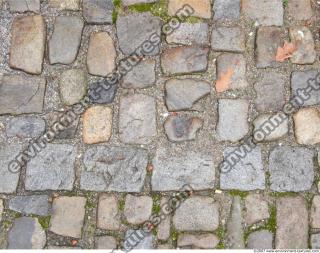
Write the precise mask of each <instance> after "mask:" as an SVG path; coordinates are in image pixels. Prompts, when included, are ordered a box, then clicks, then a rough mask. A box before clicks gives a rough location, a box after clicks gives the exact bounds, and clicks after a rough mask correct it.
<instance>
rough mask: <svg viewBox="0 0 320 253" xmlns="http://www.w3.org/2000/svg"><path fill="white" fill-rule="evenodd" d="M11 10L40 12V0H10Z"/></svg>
mask: <svg viewBox="0 0 320 253" xmlns="http://www.w3.org/2000/svg"><path fill="white" fill-rule="evenodd" d="M8 3H9V9H10V12H20V13H21V12H28V11H31V12H36V13H37V12H39V11H40V0H8ZM0 6H1V3H0Z"/></svg>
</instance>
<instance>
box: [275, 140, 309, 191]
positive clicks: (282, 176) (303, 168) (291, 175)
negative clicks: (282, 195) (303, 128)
mask: <svg viewBox="0 0 320 253" xmlns="http://www.w3.org/2000/svg"><path fill="white" fill-rule="evenodd" d="M314 156H315V153H314V151H313V150H311V149H307V148H303V147H289V146H282V147H277V148H275V149H274V150H273V151H272V152H271V153H270V156H269V171H270V182H271V187H270V188H271V190H272V191H277V192H301V191H308V190H310V189H311V186H312V184H313V180H314V164H313V158H314Z"/></svg>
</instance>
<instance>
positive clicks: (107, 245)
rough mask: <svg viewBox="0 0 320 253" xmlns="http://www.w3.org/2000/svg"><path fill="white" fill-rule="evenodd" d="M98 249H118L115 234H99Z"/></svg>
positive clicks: (96, 244) (97, 238)
mask: <svg viewBox="0 0 320 253" xmlns="http://www.w3.org/2000/svg"><path fill="white" fill-rule="evenodd" d="M95 248H96V249H117V240H116V239H115V238H114V237H113V236H108V235H106V236H98V237H96V239H95Z"/></svg>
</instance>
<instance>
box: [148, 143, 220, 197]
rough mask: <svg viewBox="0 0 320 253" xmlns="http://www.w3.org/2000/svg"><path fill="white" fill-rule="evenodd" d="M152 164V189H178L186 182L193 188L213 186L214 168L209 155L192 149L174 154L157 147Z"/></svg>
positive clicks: (209, 187)
mask: <svg viewBox="0 0 320 253" xmlns="http://www.w3.org/2000/svg"><path fill="white" fill-rule="evenodd" d="M153 166H154V170H153V174H152V181H151V184H152V190H153V191H178V190H181V189H182V187H183V186H184V185H186V184H188V185H191V187H192V188H193V189H194V190H206V189H213V188H214V180H215V169H214V164H213V158H212V157H211V156H210V155H206V154H202V153H198V152H193V151H185V152H184V153H183V154H174V153H172V152H170V151H168V150H166V149H164V148H159V149H158V150H157V152H156V156H155V158H154V160H153ZM195 175H197V176H195Z"/></svg>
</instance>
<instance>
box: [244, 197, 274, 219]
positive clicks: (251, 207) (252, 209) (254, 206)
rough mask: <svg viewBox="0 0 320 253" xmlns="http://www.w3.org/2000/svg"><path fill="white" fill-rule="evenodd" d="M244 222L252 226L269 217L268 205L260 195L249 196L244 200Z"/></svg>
mask: <svg viewBox="0 0 320 253" xmlns="http://www.w3.org/2000/svg"><path fill="white" fill-rule="evenodd" d="M245 209H246V215H245V222H246V224H249V225H252V224H254V223H257V222H259V221H262V220H267V219H269V217H270V214H269V205H268V202H267V201H266V200H265V198H264V197H263V195H261V194H250V195H248V196H247V197H246V198H245Z"/></svg>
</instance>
